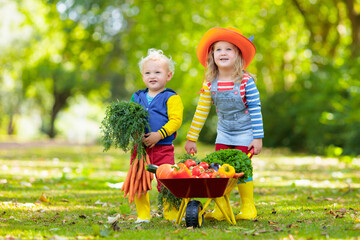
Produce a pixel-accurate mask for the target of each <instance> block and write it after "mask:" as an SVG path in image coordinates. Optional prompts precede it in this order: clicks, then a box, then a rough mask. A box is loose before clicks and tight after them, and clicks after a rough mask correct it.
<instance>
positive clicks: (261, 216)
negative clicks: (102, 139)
mask: <svg viewBox="0 0 360 240" xmlns="http://www.w3.org/2000/svg"><path fill="white" fill-rule="evenodd" d="M212 151H213V147H207V146H199V153H198V154H197V156H198V158H202V157H205V156H206V154H208V153H211V152H212ZM182 154H184V150H183V146H178V147H177V148H176V157H179V156H180V155H182ZM253 166H254V179H255V182H254V183H255V189H254V197H255V201H256V205H257V210H258V217H257V219H256V220H255V221H238V222H237V225H235V226H231V225H229V224H228V223H227V222H215V221H210V220H205V222H204V226H203V228H201V229H193V230H191V229H186V227H185V226H184V223H182V224H181V225H180V226H177V225H174V224H173V223H170V222H168V221H166V220H164V219H163V218H162V217H161V215H159V213H158V206H157V195H158V194H157V190H156V182H155V181H154V182H153V190H151V191H150V200H151V211H152V216H153V218H152V221H151V223H149V224H142V225H137V224H134V220H135V219H136V209H135V207H134V204H131V205H129V204H128V200H127V199H126V198H124V197H123V195H122V193H121V192H120V190H119V189H115V188H111V187H109V186H110V185H109V183H111V184H115V183H119V182H121V181H123V179H124V177H125V174H126V172H127V169H128V167H129V153H122V152H120V151H119V150H111V151H109V152H105V153H104V152H102V147H101V146H82V147H79V146H72V147H43V148H17V149H14V148H13V149H7V150H5V149H0V224H1V228H0V239H1V237H5V236H13V237H15V238H22V239H28V238H30V239H46V238H51V237H54V236H55V237H66V238H72V239H75V238H77V239H82V238H83V239H88V238H90V239H94V238H98V237H109V238H121V239H233V238H234V234H236V236H239V237H240V238H248V239H291V238H294V239H310V238H312V239H326V238H330V239H351V238H353V239H356V236H359V235H360V225H359V221H360V214H359V211H360V209H359V205H360V200H359V199H360V192H359V188H360V164H359V160H358V159H355V160H354V161H353V165H346V164H344V163H341V162H338V161H337V159H327V158H322V157H319V156H300V155H292V154H288V155H282V154H281V152H280V153H275V152H274V151H267V150H265V151H264V152H263V153H262V154H261V155H259V156H254V157H253ZM42 194H44V196H46V199H47V201H39V198H40V196H41V195H42ZM198 200H200V201H201V202H203V203H204V202H205V201H206V199H198ZM230 201H231V203H232V206H233V211H234V212H235V214H236V213H238V212H239V210H240V206H241V204H240V198H239V194H238V192H237V189H234V190H233V191H232V193H231V196H230ZM213 206H214V204H213V203H211V204H210V207H209V210H210V209H211V208H212V207H213ZM114 214H121V217H122V218H121V221H120V223H119V229H118V231H114V230H113V229H112V228H111V226H110V224H108V223H107V219H108V217H110V216H114Z"/></svg>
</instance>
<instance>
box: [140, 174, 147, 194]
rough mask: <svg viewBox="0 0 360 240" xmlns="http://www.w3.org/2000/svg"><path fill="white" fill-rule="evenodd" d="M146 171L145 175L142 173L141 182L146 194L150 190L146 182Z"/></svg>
mask: <svg viewBox="0 0 360 240" xmlns="http://www.w3.org/2000/svg"><path fill="white" fill-rule="evenodd" d="M146 172H147V171H146V170H145V169H144V171H143V173H142V176H141V181H142V190H143V191H144V192H146V191H147V190H148V187H147V181H146Z"/></svg>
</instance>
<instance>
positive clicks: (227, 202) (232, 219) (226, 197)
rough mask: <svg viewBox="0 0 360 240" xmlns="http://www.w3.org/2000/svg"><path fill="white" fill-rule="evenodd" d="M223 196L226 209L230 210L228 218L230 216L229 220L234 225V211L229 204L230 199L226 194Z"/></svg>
mask: <svg viewBox="0 0 360 240" xmlns="http://www.w3.org/2000/svg"><path fill="white" fill-rule="evenodd" d="M224 198H225V200H226V205H227V207H228V209H229V210H230V218H231V221H232V223H233V224H234V225H236V220H235V217H234V213H233V210H232V207H231V206H230V199H229V196H228V195H224Z"/></svg>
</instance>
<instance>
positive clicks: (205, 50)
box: [196, 27, 256, 69]
mask: <svg viewBox="0 0 360 240" xmlns="http://www.w3.org/2000/svg"><path fill="white" fill-rule="evenodd" d="M218 41H226V42H230V43H232V44H234V45H235V46H237V47H238V48H239V49H240V51H241V54H242V57H243V59H244V61H245V66H244V69H246V68H247V67H248V66H249V64H250V63H251V61H252V60H253V58H254V56H255V53H256V48H255V45H254V44H253V43H252V42H251V40H250V39H248V38H246V37H244V36H243V35H242V34H241V32H240V31H239V30H238V29H236V28H233V27H227V28H220V27H214V28H211V29H209V30H208V31H207V32H206V33H205V34H204V36H203V37H202V38H201V39H200V43H199V45H198V47H197V49H196V55H197V57H198V59H199V61H200V63H201V65H203V66H204V67H206V65H207V59H208V55H209V52H210V47H211V45H212V44H213V43H215V42H218Z"/></svg>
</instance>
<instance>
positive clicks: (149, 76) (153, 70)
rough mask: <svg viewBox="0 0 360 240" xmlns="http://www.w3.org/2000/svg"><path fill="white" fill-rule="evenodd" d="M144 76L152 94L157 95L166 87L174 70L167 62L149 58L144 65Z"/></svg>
mask: <svg viewBox="0 0 360 240" xmlns="http://www.w3.org/2000/svg"><path fill="white" fill-rule="evenodd" d="M142 78H143V81H144V83H145V85H146V87H147V88H148V89H149V94H150V96H155V95H156V94H158V93H160V92H162V91H163V90H164V89H165V86H166V83H167V82H168V81H170V79H171V78H172V72H170V71H169V68H168V65H167V64H166V62H164V61H154V60H149V61H146V62H145V63H144V65H143V73H142Z"/></svg>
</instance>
